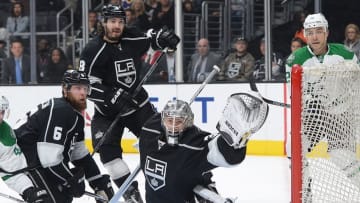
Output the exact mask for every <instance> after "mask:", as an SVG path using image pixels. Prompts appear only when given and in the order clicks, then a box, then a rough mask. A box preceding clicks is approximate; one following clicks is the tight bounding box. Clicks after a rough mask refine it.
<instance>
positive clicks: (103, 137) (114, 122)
mask: <svg viewBox="0 0 360 203" xmlns="http://www.w3.org/2000/svg"><path fill="white" fill-rule="evenodd" d="M167 51H168V48H166V49H164V50H163V51H162V52H161V54H160V56H159V57H158V58H157V59H156V61H155V62H154V64H153V65H152V66H151V67H150V68H149V70H148V71H147V72H146V74H145V75H144V77H143V78H142V80H141V81H140V82H139V84H138V85H137V87H136V88H135V90H134V92H133V93H132V96H133V97H134V96H136V95H137V94H138V93H139V92H140V90H141V88H142V85H143V84H144V83H145V82H146V81H147V80H148V79H149V77H150V75H151V74H152V73H153V72H154V70H155V69H156V67H157V66H158V64H159V61H160V59H161V58H162V57H163V56H164V55H165V53H166V52H167ZM120 109H122V108H120ZM121 117H122V114H121V113H119V114H118V115H116V117H115V119H114V121H113V122H112V123H111V125H110V126H109V128H108V129H107V130H106V131H105V133H104V135H103V136H102V137H101V139H100V140H99V142H98V143H97V144H96V145H95V147H94V150H93V152H92V153H91V156H94V154H95V153H96V152H97V151H98V150H99V148H100V146H101V145H102V144H103V143H104V142H105V139H106V137H107V134H109V132H111V131H112V129H113V128H114V127H115V125H116V123H117V122H118V121H119V120H120V118H121Z"/></svg>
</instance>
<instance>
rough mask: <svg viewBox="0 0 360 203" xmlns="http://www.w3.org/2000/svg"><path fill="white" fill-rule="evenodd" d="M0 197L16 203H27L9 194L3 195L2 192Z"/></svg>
mask: <svg viewBox="0 0 360 203" xmlns="http://www.w3.org/2000/svg"><path fill="white" fill-rule="evenodd" d="M0 197H5V198H7V199H10V200H13V201H14V202H21V203H26V202H25V201H24V200H21V199H18V198H16V197H13V196H11V195H7V194H4V193H1V192H0Z"/></svg>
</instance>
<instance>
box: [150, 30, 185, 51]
mask: <svg viewBox="0 0 360 203" xmlns="http://www.w3.org/2000/svg"><path fill="white" fill-rule="evenodd" d="M147 35H148V36H150V37H151V39H152V44H154V42H155V44H156V47H158V48H160V49H165V48H166V47H168V48H169V49H171V50H174V51H175V50H176V46H177V44H178V43H179V42H180V38H179V37H178V36H177V35H176V34H175V33H174V31H173V30H170V29H168V28H167V27H166V26H164V27H162V28H161V29H160V30H158V31H154V30H153V29H150V30H149V31H148V32H147ZM152 47H153V45H152ZM153 48H154V47H153ZM158 48H157V49H158ZM155 49H156V48H155Z"/></svg>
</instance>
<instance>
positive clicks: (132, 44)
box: [79, 27, 152, 111]
mask: <svg viewBox="0 0 360 203" xmlns="http://www.w3.org/2000/svg"><path fill="white" fill-rule="evenodd" d="M151 43H152V40H151V37H148V36H147V35H146V34H145V33H141V32H138V31H137V30H136V29H131V28H127V27H126V28H125V29H124V31H123V33H122V36H121V38H120V40H119V42H117V43H110V42H107V41H105V40H104V39H103V36H98V37H96V38H94V39H93V40H91V41H90V42H89V43H88V44H87V45H86V46H85V48H84V50H83V51H82V53H81V56H80V64H79V69H80V70H81V71H85V72H86V74H87V75H88V77H89V79H90V84H91V87H92V88H91V94H90V95H89V99H90V100H92V101H94V102H95V104H96V105H97V106H99V105H100V106H101V105H106V104H104V100H105V97H106V96H108V95H109V94H111V93H112V92H113V91H114V89H117V88H122V89H124V90H125V91H127V92H130V93H131V92H133V91H134V89H135V88H136V86H137V85H138V83H139V81H140V80H141V78H140V74H141V73H142V72H143V71H142V70H141V69H142V65H141V64H142V61H141V57H142V56H143V55H144V54H145V53H146V51H147V50H148V49H149V47H150V45H151ZM142 91H145V90H144V89H143V90H142ZM139 95H146V94H139ZM146 99H147V97H146V98H136V100H138V102H139V103H143V102H144V101H145V100H146ZM110 111H111V109H110Z"/></svg>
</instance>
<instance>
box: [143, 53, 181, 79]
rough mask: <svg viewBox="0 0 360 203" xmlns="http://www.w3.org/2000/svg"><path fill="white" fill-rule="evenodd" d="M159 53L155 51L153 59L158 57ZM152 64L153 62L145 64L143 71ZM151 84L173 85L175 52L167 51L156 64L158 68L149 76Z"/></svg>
mask: <svg viewBox="0 0 360 203" xmlns="http://www.w3.org/2000/svg"><path fill="white" fill-rule="evenodd" d="M160 55H161V51H155V52H154V53H153V56H154V57H156V58H157V57H159V56H160ZM153 63H154V60H152V61H150V63H146V65H145V67H146V68H145V69H144V70H145V71H146V70H147V69H148V68H149V67H150V66H151V65H152V64H153ZM148 81H149V82H151V83H168V82H169V83H174V82H176V80H175V52H173V51H168V52H167V53H166V54H164V55H163V56H162V57H161V58H160V60H159V63H158V68H156V69H155V71H154V72H153V73H152V74H151V76H150V78H149V80H148Z"/></svg>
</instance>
